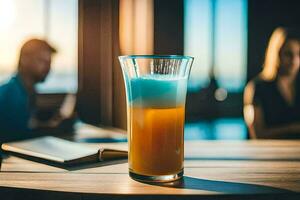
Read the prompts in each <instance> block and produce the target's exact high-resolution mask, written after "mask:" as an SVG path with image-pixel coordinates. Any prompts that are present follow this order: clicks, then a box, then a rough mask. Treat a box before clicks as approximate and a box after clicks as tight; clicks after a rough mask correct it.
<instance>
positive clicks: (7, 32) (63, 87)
mask: <svg viewBox="0 0 300 200" xmlns="http://www.w3.org/2000/svg"><path fill="white" fill-rule="evenodd" d="M77 27H78V0H68V1H61V0H26V1H24V0H0V43H1V46H0V81H1V82H2V81H4V80H6V79H7V78H9V77H10V76H11V75H12V74H13V73H14V72H15V70H16V67H17V62H18V57H19V50H20V47H21V46H22V44H23V43H24V42H25V41H26V40H28V39H30V38H41V39H46V40H48V41H49V43H50V44H51V45H53V46H54V47H55V48H56V49H57V50H58V53H57V54H56V55H55V56H54V57H53V60H52V69H51V73H50V74H49V76H48V78H47V80H46V82H45V83H43V84H41V85H38V88H37V89H38V91H39V92H40V93H61V92H72V93H73V92H76V90H77V65H78V64H77V60H78V59H77V38H78V37H77V33H78V30H77Z"/></svg>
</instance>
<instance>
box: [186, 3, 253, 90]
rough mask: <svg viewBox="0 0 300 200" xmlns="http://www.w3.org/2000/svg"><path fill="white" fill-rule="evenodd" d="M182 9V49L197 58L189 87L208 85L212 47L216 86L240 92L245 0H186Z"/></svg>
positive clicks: (244, 54) (243, 76) (244, 55)
mask: <svg viewBox="0 0 300 200" xmlns="http://www.w3.org/2000/svg"><path fill="white" fill-rule="evenodd" d="M184 13H185V16H184V24H185V26H184V53H185V54H186V55H191V56H194V57H195V58H196V59H195V62H194V64H193V67H192V71H191V77H190V82H189V88H190V89H192V90H198V89H200V88H201V87H205V86H207V85H208V83H209V73H210V70H211V65H212V59H213V58H212V54H213V53H212V51H214V54H215V60H214V63H215V68H214V75H215V77H216V79H217V81H218V84H219V86H220V87H223V88H225V89H227V90H228V91H229V92H236V91H239V92H241V91H242V90H243V88H244V85H245V81H246V71H247V70H246V69H247V68H246V59H247V0H201V1H199V0H185V1H184ZM213 13H215V16H214V19H215V20H214V22H213V16H212V15H213ZM213 26H214V29H215V34H214V35H215V38H214V40H215V48H214V47H213V45H212V44H213V42H212V39H213V38H212V29H213Z"/></svg>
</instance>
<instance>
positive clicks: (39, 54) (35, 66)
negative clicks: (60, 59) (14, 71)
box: [18, 39, 56, 83]
mask: <svg viewBox="0 0 300 200" xmlns="http://www.w3.org/2000/svg"><path fill="white" fill-rule="evenodd" d="M55 52H56V50H55V49H54V48H53V47H52V46H50V45H49V44H48V43H47V42H46V41H44V40H39V39H31V40H29V41H27V42H25V44H24V45H23V46H22V48H21V52H20V59H19V68H18V70H19V73H21V74H22V75H23V76H26V78H28V79H30V80H32V81H33V83H38V82H43V81H44V80H45V79H46V77H47V75H48V73H49V71H50V66H51V56H52V54H53V53H55Z"/></svg>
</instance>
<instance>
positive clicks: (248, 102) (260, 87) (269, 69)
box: [244, 27, 300, 139]
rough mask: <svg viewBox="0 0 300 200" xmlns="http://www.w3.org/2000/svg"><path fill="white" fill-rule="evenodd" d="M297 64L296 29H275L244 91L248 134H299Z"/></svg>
mask: <svg viewBox="0 0 300 200" xmlns="http://www.w3.org/2000/svg"><path fill="white" fill-rule="evenodd" d="M299 67H300V34H299V30H296V29H287V28H283V27H279V28H277V29H275V31H274V32H273V34H272V36H271V38H270V41H269V44H268V47H267V50H266V55H265V61H264V64H263V70H262V72H261V73H260V74H259V75H258V76H257V77H256V78H254V79H253V80H251V81H250V82H249V83H248V84H247V85H246V87H245V91H244V118H245V122H246V124H247V126H248V128H249V133H250V136H251V138H268V139H271V138H272V139H289V138H300V74H299Z"/></svg>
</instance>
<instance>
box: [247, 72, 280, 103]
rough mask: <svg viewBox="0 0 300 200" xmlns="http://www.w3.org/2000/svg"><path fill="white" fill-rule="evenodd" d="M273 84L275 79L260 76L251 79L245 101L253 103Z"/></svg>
mask: <svg viewBox="0 0 300 200" xmlns="http://www.w3.org/2000/svg"><path fill="white" fill-rule="evenodd" d="M273 85H274V81H273V80H272V81H271V80H264V79H262V78H261V77H259V76H257V77H255V78H253V79H251V80H250V81H249V82H248V83H247V85H246V87H245V90H244V102H245V103H251V104H252V103H253V101H254V100H255V98H257V97H259V96H262V95H264V94H266V92H267V91H269V90H270V88H271V87H272V86H273Z"/></svg>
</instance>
